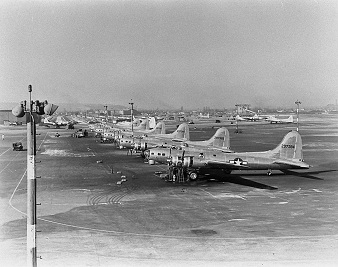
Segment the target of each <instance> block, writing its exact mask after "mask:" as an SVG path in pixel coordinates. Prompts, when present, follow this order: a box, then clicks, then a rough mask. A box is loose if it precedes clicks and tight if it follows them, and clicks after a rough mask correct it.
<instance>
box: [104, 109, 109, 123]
mask: <svg viewBox="0 0 338 267" xmlns="http://www.w3.org/2000/svg"><path fill="white" fill-rule="evenodd" d="M103 107H104V108H105V109H106V122H108V111H107V108H108V106H107V105H106V106H103Z"/></svg>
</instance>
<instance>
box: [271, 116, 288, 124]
mask: <svg viewBox="0 0 338 267" xmlns="http://www.w3.org/2000/svg"><path fill="white" fill-rule="evenodd" d="M266 121H268V122H270V123H271V124H272V123H293V116H292V115H290V117H288V118H287V119H280V118H276V117H275V116H269V117H268V118H266Z"/></svg>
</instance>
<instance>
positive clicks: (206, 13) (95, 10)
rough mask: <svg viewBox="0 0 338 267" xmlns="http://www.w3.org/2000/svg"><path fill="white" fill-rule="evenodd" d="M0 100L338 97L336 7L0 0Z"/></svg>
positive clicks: (173, 103)
mask: <svg viewBox="0 0 338 267" xmlns="http://www.w3.org/2000/svg"><path fill="white" fill-rule="evenodd" d="M0 33H1V34H0V96H1V99H0V102H7V101H9V102H20V101H21V100H24V99H25V98H27V97H28V93H27V86H28V85H29V84H32V85H33V99H40V100H43V99H48V100H49V101H50V102H54V103H102V105H104V104H122V105H126V106H128V102H130V99H133V102H135V104H136V106H138V107H151V108H156V107H159V108H161V107H180V106H183V107H185V108H192V107H204V106H209V107H219V108H223V107H234V105H235V104H236V103H248V104H251V105H252V106H257V105H264V106H278V107H281V106H289V107H290V106H291V107H292V106H295V105H294V102H295V101H296V100H297V99H299V100H300V101H302V105H303V107H307V106H321V105H326V104H328V103H335V100H336V99H338V1H335V0H331V1H321V0H302V1H296V0H279V1H274V0H262V1H258V0H257V1H253V0H250V1H243V0H236V1H235V0H233V1H227V0H224V1H216V0H213V1H212V0H209V1H196V0H195V1H173V0H172V1H169V0H168V1H158V0H153V1H150V0H149V1H146V0H144V1H141V0H139V1H122V0H121V1H117V0H116V1H114V0H111V1H108V0H107V1H100V0H96V1H84V0H78V1H72V0H68V1H61V0H59V1H57V0H56V1H15V2H14V1H0Z"/></svg>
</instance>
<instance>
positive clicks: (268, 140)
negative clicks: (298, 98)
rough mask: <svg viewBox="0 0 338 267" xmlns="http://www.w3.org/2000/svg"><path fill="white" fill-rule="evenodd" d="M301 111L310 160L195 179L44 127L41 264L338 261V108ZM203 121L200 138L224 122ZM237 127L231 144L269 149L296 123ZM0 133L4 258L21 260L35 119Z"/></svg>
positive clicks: (5, 262)
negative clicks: (175, 178)
mask: <svg viewBox="0 0 338 267" xmlns="http://www.w3.org/2000/svg"><path fill="white" fill-rule="evenodd" d="M301 119H302V121H301V125H300V133H301V135H302V139H303V153H304V158H305V161H306V162H307V163H309V164H311V165H312V166H313V167H312V168H310V169H309V170H302V171H294V172H290V173H289V174H287V175H285V174H283V173H281V172H279V171H274V172H273V174H272V176H267V175H266V172H265V171H250V172H249V171H234V172H233V173H232V174H231V175H228V176H225V177H223V179H221V180H214V179H211V180H205V181H198V182H195V183H189V184H173V183H169V182H165V181H164V180H162V179H160V178H159V176H158V175H157V174H155V172H157V171H165V170H166V166H164V165H153V166H151V165H148V164H145V163H144V162H143V159H142V158H140V157H139V156H138V155H132V156H130V155H128V156H127V152H126V151H125V150H119V149H116V148H115V146H114V145H113V144H101V143H100V142H98V140H97V139H95V138H94V137H88V138H79V139H78V138H73V137H70V135H71V133H72V132H74V131H73V130H65V129H47V128H44V127H38V128H37V133H38V135H37V147H38V153H37V161H41V162H39V163H37V175H38V176H41V179H38V181H37V202H38V203H41V205H39V206H38V208H37V214H38V222H37V230H38V231H39V232H38V233H37V250H38V255H39V256H41V258H42V259H38V266H188V265H189V266H192V265H193V266H224V265H227V266H318V265H321V266H337V264H338V256H337V253H336V252H337V251H338V204H337V203H338V202H337V200H338V181H337V179H338V178H337V173H338V172H337V170H338V117H337V115H311V116H310V115H308V116H306V115H303V116H302V118H301ZM76 127H77V128H79V127H85V126H84V125H81V126H78V125H77V126H76ZM194 128H195V126H194V125H191V126H190V129H191V130H190V132H191V133H190V136H191V139H192V140H204V139H208V138H210V137H211V136H212V135H213V133H214V132H215V131H216V129H211V128H210V127H209V128H203V127H202V128H200V127H198V128H197V127H196V129H194ZM239 128H240V129H241V130H242V133H241V134H235V133H234V130H235V126H234V125H229V126H228V129H229V131H230V141H231V148H232V149H233V150H235V151H238V152H242V151H263V150H268V149H272V148H274V147H275V146H277V145H278V144H279V142H280V141H281V140H282V138H283V136H284V135H285V134H286V133H287V132H288V131H289V130H292V129H295V128H296V125H295V124H291V125H290V124H278V125H275V124H274V125H271V124H264V123H263V124H262V123H258V124H256V123H254V122H252V123H245V124H241V123H239ZM56 132H58V133H59V134H60V135H61V136H60V137H55V133H56ZM0 133H4V134H5V139H4V140H2V141H0V142H1V143H0V211H1V217H0V225H1V228H0V229H1V235H0V238H1V239H0V249H1V266H24V265H25V264H26V215H25V214H26V151H21V152H18V151H12V148H11V144H12V143H13V142H16V141H21V142H23V144H24V147H25V148H26V129H25V127H1V128H0ZM121 176H126V179H127V181H126V182H124V183H122V184H121V185H117V181H119V180H121ZM211 178H215V177H212V176H211ZM40 231H41V232H40Z"/></svg>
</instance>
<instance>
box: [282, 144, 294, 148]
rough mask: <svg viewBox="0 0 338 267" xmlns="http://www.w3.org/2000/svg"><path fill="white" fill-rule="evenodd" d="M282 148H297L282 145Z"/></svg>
mask: <svg viewBox="0 0 338 267" xmlns="http://www.w3.org/2000/svg"><path fill="white" fill-rule="evenodd" d="M282 148H295V146H294V145H284V144H283V145H282Z"/></svg>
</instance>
